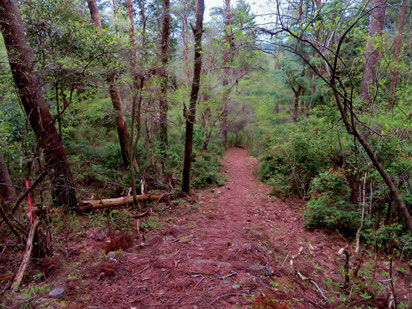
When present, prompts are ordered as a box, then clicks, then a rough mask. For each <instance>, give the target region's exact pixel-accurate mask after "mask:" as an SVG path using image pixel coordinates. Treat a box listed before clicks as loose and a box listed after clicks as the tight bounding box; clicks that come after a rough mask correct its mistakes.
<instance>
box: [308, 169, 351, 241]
mask: <svg viewBox="0 0 412 309" xmlns="http://www.w3.org/2000/svg"><path fill="white" fill-rule="evenodd" d="M309 194H310V200H309V202H308V203H307V205H306V211H305V214H304V216H305V219H306V222H305V226H306V227H307V228H309V229H313V228H325V229H327V230H332V231H333V230H336V229H338V230H339V231H341V232H342V233H343V234H345V235H353V234H355V233H356V230H357V228H358V226H359V214H358V212H357V205H354V204H352V203H349V197H350V194H351V188H350V187H349V185H348V183H347V180H346V176H345V171H344V170H342V169H338V170H333V169H330V170H329V171H327V172H324V173H321V174H320V175H319V176H318V177H316V178H315V179H313V181H312V183H311V189H310V191H309Z"/></svg>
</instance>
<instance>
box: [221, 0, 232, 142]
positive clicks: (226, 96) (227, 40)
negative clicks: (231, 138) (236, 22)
mask: <svg viewBox="0 0 412 309" xmlns="http://www.w3.org/2000/svg"><path fill="white" fill-rule="evenodd" d="M229 30H230V0H225V45H224V51H223V73H224V76H223V83H222V84H223V91H224V94H223V112H222V135H223V138H224V140H225V144H226V143H227V117H228V107H227V104H228V101H229V91H228V90H227V89H226V88H227V85H228V84H229V73H230V72H229V56H230V34H229Z"/></svg>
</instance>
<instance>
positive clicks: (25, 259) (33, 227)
mask: <svg viewBox="0 0 412 309" xmlns="http://www.w3.org/2000/svg"><path fill="white" fill-rule="evenodd" d="M39 224H40V220H39V219H38V218H36V219H35V220H34V222H33V224H32V225H31V227H30V232H29V237H28V239H27V244H26V251H25V252H24V256H23V259H22V261H21V264H20V267H19V270H18V271H17V273H16V277H15V278H14V281H13V284H12V285H11V291H12V293H15V292H17V290H18V289H19V287H20V284H21V281H22V280H23V276H24V272H25V271H26V268H27V265H28V264H29V261H30V256H31V252H32V250H33V239H34V235H35V234H36V228H37V227H38V225H39Z"/></svg>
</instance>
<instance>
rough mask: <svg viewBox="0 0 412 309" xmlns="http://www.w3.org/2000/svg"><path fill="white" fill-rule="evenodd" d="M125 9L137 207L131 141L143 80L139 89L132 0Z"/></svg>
mask: <svg viewBox="0 0 412 309" xmlns="http://www.w3.org/2000/svg"><path fill="white" fill-rule="evenodd" d="M126 8H127V17H128V19H129V43H130V47H131V52H132V57H131V61H130V72H131V76H132V81H133V94H132V98H133V103H132V128H131V131H130V132H131V134H130V157H131V164H130V185H131V187H132V194H133V201H134V204H135V205H137V192H136V183H135V168H136V167H137V162H136V160H135V156H134V150H135V147H134V143H133V140H134V139H133V135H134V131H135V123H136V107H137V106H139V105H140V104H139V102H138V94H140V98H141V91H142V89H143V79H141V82H140V85H141V87H139V80H138V77H137V50H136V39H135V33H134V21H133V1H132V0H127V1H126ZM137 117H138V119H139V121H138V123H137V127H138V130H137V136H136V141H137V140H138V138H139V132H140V108H139V110H138V115H137ZM135 165H136V166H135Z"/></svg>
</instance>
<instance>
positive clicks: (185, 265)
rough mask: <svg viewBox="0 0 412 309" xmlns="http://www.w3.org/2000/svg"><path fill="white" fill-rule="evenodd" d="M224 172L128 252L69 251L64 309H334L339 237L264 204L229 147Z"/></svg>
mask: <svg viewBox="0 0 412 309" xmlns="http://www.w3.org/2000/svg"><path fill="white" fill-rule="evenodd" d="M222 164H223V173H224V174H225V176H226V178H227V183H226V185H225V186H222V187H219V188H214V189H206V190H203V191H200V192H197V193H196V194H195V198H194V200H192V201H191V202H185V203H182V204H181V205H179V206H178V207H171V208H169V209H168V210H167V211H168V213H167V214H163V215H160V219H159V221H158V222H156V227H157V228H156V229H154V230H152V231H145V232H144V233H143V235H144V237H143V236H142V234H137V233H135V235H134V236H133V237H134V239H133V243H134V245H133V246H132V247H131V248H128V249H127V250H125V251H120V252H117V253H115V254H114V253H109V254H108V255H107V256H105V255H103V257H102V247H103V245H104V242H105V240H107V235H103V236H102V237H100V238H99V237H96V235H93V232H91V233H89V232H88V233H87V234H88V235H89V237H87V238H86V239H85V240H84V241H83V242H82V243H81V244H76V245H75V244H73V246H77V248H75V249H73V252H76V250H77V255H76V253H75V254H74V255H73V258H72V260H71V265H75V267H74V269H70V270H69V272H71V273H70V275H68V273H67V272H66V273H60V278H61V279H60V281H57V282H56V280H54V282H53V283H51V285H52V286H59V285H60V286H64V288H65V292H66V301H65V302H63V303H64V307H65V308H157V307H159V308H192V309H195V308H198V309H199V308H248V307H255V308H337V307H339V303H340V298H339V297H342V295H345V294H344V292H343V290H342V292H341V295H339V293H336V290H338V291H339V287H337V286H339V284H342V283H343V282H344V276H343V274H342V272H341V271H340V270H341V269H343V265H344V263H345V259H344V256H342V255H340V254H339V253H338V251H339V249H340V248H342V247H345V246H346V242H345V241H344V239H342V238H341V237H340V236H338V235H336V234H331V235H328V234H326V233H324V232H321V231H307V230H305V229H304V228H303V219H302V213H303V208H304V203H303V202H301V201H299V200H288V201H282V200H280V199H278V198H276V197H273V196H270V195H269V193H270V187H269V186H268V185H265V184H263V183H261V182H259V181H258V180H257V179H256V178H255V176H254V175H253V173H254V172H255V171H256V169H257V167H258V163H257V161H256V160H255V159H252V158H250V157H249V156H248V153H247V151H246V150H244V149H240V148H233V149H230V150H229V151H227V153H226V155H225V157H224V159H223V161H222ZM136 223H137V222H134V224H136ZM140 223H141V222H140ZM105 237H106V238H105ZM143 238H144V239H143ZM348 250H349V249H348ZM353 262H354V261H353ZM351 263H352V261H351ZM377 264H378V265H382V267H384V265H383V261H380V260H379V261H377ZM394 275H396V274H394ZM56 277H58V274H57V273H56ZM385 278H386V277H382V279H385ZM55 279H56V278H55ZM406 282H407V280H404V281H402V280H399V281H398V282H397V289H400V291H406V292H404V293H403V294H402V293H399V294H398V295H397V296H398V299H399V300H400V298H402V297H404V296H405V295H406V294H405V293H407V283H406ZM358 294H359V293H358ZM365 295H370V294H365ZM387 295H388V290H386V292H384V293H382V294H381V296H380V297H381V298H382V297H383V300H382V299H379V297H375V296H371V297H369V298H366V297H365V298H361V297H357V298H354V301H353V303H352V305H351V306H350V307H351V308H352V307H354V306H355V305H356V306H359V308H361V307H362V305H365V308H366V305H367V304H369V303H370V304H374V305H375V306H376V305H377V304H379V302H381V301H386V299H385V297H386V296H387ZM63 303H60V304H63ZM56 304H58V303H56ZM259 305H261V307H259ZM57 308H58V306H57ZM341 308H348V307H347V306H346V305H344V306H343V307H341Z"/></svg>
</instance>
